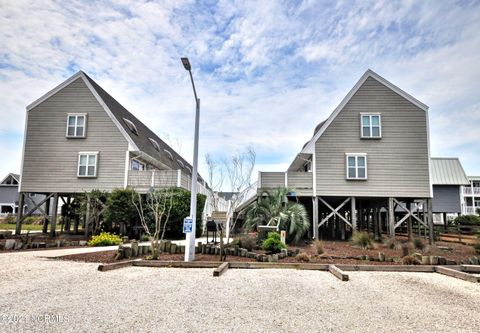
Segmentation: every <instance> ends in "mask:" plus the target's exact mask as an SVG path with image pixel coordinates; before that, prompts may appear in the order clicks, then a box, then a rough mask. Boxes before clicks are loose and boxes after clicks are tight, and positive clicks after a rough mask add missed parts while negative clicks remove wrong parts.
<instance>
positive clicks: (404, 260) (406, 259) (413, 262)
mask: <svg viewBox="0 0 480 333" xmlns="http://www.w3.org/2000/svg"><path fill="white" fill-rule="evenodd" d="M402 264H403V265H420V261H418V260H417V259H415V258H414V257H412V256H405V257H403V258H402Z"/></svg>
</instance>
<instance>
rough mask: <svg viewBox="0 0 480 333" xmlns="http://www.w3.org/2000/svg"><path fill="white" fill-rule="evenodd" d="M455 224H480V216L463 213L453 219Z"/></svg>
mask: <svg viewBox="0 0 480 333" xmlns="http://www.w3.org/2000/svg"><path fill="white" fill-rule="evenodd" d="M453 222H454V223H455V224H461V225H480V216H478V215H461V216H458V217H456V218H455V220H453Z"/></svg>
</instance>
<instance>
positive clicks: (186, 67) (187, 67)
mask: <svg viewBox="0 0 480 333" xmlns="http://www.w3.org/2000/svg"><path fill="white" fill-rule="evenodd" d="M180 59H181V60H182V64H183V67H185V69H186V70H187V71H189V70H191V69H192V66H190V61H188V58H186V57H185V58H180Z"/></svg>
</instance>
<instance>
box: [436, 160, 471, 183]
mask: <svg viewBox="0 0 480 333" xmlns="http://www.w3.org/2000/svg"><path fill="white" fill-rule="evenodd" d="M431 160H432V164H431V167H432V170H431V172H432V185H468V184H470V182H469V181H468V178H467V175H466V174H465V171H464V170H463V167H462V164H461V163H460V161H459V160H458V158H456V157H450V158H440V157H432V159H431Z"/></svg>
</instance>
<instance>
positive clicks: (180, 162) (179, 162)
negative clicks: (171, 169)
mask: <svg viewBox="0 0 480 333" xmlns="http://www.w3.org/2000/svg"><path fill="white" fill-rule="evenodd" d="M177 162H178V164H180V166H181V167H182V168H185V165H184V164H183V162H182V161H180V160H179V159H177Z"/></svg>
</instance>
